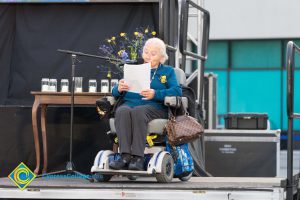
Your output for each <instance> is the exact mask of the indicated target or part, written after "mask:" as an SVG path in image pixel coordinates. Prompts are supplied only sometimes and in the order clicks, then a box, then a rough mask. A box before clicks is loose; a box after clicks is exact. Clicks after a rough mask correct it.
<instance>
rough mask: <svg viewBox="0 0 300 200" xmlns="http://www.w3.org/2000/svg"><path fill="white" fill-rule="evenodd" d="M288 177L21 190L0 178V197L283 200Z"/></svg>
mask: <svg viewBox="0 0 300 200" xmlns="http://www.w3.org/2000/svg"><path fill="white" fill-rule="evenodd" d="M284 180H285V179H284V178H241V177H192V178H191V179H190V181H188V182H182V181H180V180H179V179H174V180H173V181H172V183H167V184H165V183H157V182H156V179H155V178H149V177H147V178H145V177H139V178H138V179H137V180H135V181H130V180H128V179H127V178H126V177H114V178H113V179H112V180H111V181H110V182H106V183H93V182H90V181H88V180H85V179H77V178H76V179H66V178H63V179H57V178H56V179H46V178H36V179H35V180H34V181H33V182H31V183H30V184H29V186H28V187H27V188H26V189H25V190H23V191H21V190H20V189H19V188H17V187H16V186H15V185H14V184H13V183H12V181H11V180H9V179H8V178H0V198H25V199H184V200H188V199H197V200H201V199H209V200H214V199H240V200H250V199H251V200H253V199H255V200H259V199H264V200H266V199H273V200H283V199H284V196H285V189H284V186H283V185H284Z"/></svg>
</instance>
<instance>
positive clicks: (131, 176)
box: [127, 175, 138, 181]
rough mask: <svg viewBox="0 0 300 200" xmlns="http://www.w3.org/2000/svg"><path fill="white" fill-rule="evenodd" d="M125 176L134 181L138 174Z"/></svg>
mask: <svg viewBox="0 0 300 200" xmlns="http://www.w3.org/2000/svg"><path fill="white" fill-rule="evenodd" d="M127 178H128V179H129V180H131V181H135V180H136V179H138V176H134V175H128V176H127Z"/></svg>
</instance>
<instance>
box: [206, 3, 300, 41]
mask: <svg viewBox="0 0 300 200" xmlns="http://www.w3.org/2000/svg"><path fill="white" fill-rule="evenodd" d="M204 8H205V9H207V10H208V11H209V12H210V13H211V31H210V38H211V39H257V38H258V39H265V38H300V0H204Z"/></svg>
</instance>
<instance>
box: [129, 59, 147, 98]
mask: <svg viewBox="0 0 300 200" xmlns="http://www.w3.org/2000/svg"><path fill="white" fill-rule="evenodd" d="M124 80H125V82H126V83H127V84H128V86H129V90H128V91H129V92H135V93H140V92H141V91H142V89H150V63H145V64H141V65H128V64H125V65H124Z"/></svg>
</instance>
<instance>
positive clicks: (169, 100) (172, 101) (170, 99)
mask: <svg viewBox="0 0 300 200" xmlns="http://www.w3.org/2000/svg"><path fill="white" fill-rule="evenodd" d="M177 98H178V97H177ZM180 98H181V99H182V103H183V107H184V108H185V109H187V108H188V99H187V97H180ZM164 104H165V106H168V107H171V108H179V107H180V105H177V103H176V96H167V97H165V101H164Z"/></svg>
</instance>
